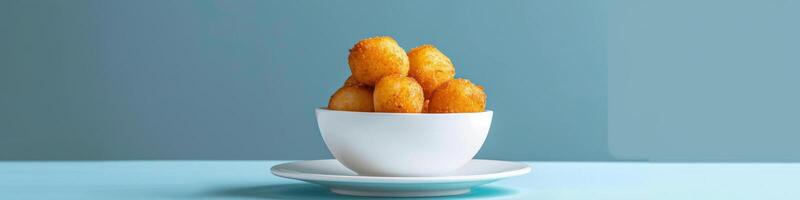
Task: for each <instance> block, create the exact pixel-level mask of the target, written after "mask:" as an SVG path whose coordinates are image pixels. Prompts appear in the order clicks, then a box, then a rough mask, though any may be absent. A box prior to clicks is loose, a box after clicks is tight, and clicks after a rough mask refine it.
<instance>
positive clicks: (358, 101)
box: [328, 85, 375, 112]
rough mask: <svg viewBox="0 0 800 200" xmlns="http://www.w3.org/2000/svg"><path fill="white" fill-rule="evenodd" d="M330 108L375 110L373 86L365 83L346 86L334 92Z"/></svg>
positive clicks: (360, 110)
mask: <svg viewBox="0 0 800 200" xmlns="http://www.w3.org/2000/svg"><path fill="white" fill-rule="evenodd" d="M328 109H331V110H344V111H358V112H373V111H374V110H375V109H374V106H372V88H370V87H368V86H363V85H353V86H344V87H342V88H339V90H337V91H336V93H333V95H332V96H331V99H330V101H328Z"/></svg>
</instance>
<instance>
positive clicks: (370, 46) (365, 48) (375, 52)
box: [347, 36, 408, 86]
mask: <svg viewBox="0 0 800 200" xmlns="http://www.w3.org/2000/svg"><path fill="white" fill-rule="evenodd" d="M347 62H348V64H350V72H352V74H353V77H354V78H355V79H356V80H358V82H360V83H363V84H366V85H369V86H374V85H375V84H376V83H377V82H378V80H380V79H381V78H383V77H384V76H389V75H402V76H406V75H408V56H407V55H406V52H405V50H403V48H402V47H400V45H398V44H397V41H395V40H394V39H392V38H391V37H388V36H380V37H372V38H367V39H363V40H361V41H358V43H356V44H355V45H354V46H353V48H352V49H350V55H349V56H348V57H347Z"/></svg>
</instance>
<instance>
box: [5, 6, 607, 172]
mask: <svg viewBox="0 0 800 200" xmlns="http://www.w3.org/2000/svg"><path fill="white" fill-rule="evenodd" d="M0 24H2V27H1V28H2V32H0V34H2V35H0V44H2V46H0V56H1V57H0V67H1V68H0V96H2V98H0V123H2V124H0V133H1V134H2V139H0V159H312V158H325V157H330V155H329V153H328V152H327V150H326V148H325V146H324V144H323V143H322V140H321V138H320V136H319V132H318V130H317V127H316V122H315V119H314V115H313V109H314V108H316V107H320V106H325V105H326V103H327V101H328V97H329V95H330V94H331V93H332V92H333V91H335V90H336V89H337V87H338V86H340V85H341V83H342V82H343V81H344V79H345V78H347V76H348V75H349V73H350V72H349V69H348V67H347V53H348V49H349V48H350V47H351V46H352V45H353V44H354V43H355V42H356V41H358V40H359V39H361V38H365V37H370V36H375V35H390V36H393V37H395V38H396V39H397V40H398V41H399V43H400V45H401V46H402V47H404V48H406V49H410V48H413V47H415V46H417V45H420V44H425V43H433V44H435V45H437V46H438V47H439V48H440V49H441V50H443V51H444V52H445V53H446V54H447V55H448V56H450V58H451V59H452V60H453V61H454V63H455V65H456V68H457V76H458V77H466V78H469V79H471V80H473V81H474V82H477V83H479V84H482V85H484V86H485V87H486V89H487V92H488V95H489V105H488V107H489V108H490V109H493V110H495V113H496V114H495V120H494V123H493V127H492V131H491V134H490V137H489V138H488V140H487V142H486V144H485V146H484V148H483V149H482V151H481V152H480V155H479V157H482V158H496V159H511V160H609V159H613V158H612V157H611V156H610V154H609V152H608V147H607V136H606V66H605V65H606V55H605V51H606V41H605V40H606V36H605V33H606V31H605V14H604V7H603V4H602V3H601V2H596V1H505V2H502V3H491V2H488V1H481V2H479V1H411V2H405V1H404V2H399V1H398V2H392V1H193V2H188V1H154V0H145V1H0Z"/></svg>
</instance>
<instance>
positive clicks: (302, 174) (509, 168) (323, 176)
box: [272, 159, 531, 197]
mask: <svg viewBox="0 0 800 200" xmlns="http://www.w3.org/2000/svg"><path fill="white" fill-rule="evenodd" d="M530 171H531V168H530V167H529V166H528V165H526V164H522V163H516V162H508V161H497V160H478V159H476V160H471V161H469V162H468V163H467V164H466V165H465V166H464V167H462V168H461V169H459V170H457V171H455V172H453V173H451V174H449V175H444V176H431V177H381V176H359V175H358V174H356V173H355V172H353V171H350V170H349V169H347V168H346V167H344V166H343V165H342V164H341V163H339V161H336V160H334V159H328V160H311V161H296V162H289V163H283V164H279V165H275V166H273V167H272V174H275V175H276V176H280V177H284V178H290V179H297V180H301V181H305V182H309V183H315V184H319V185H323V186H326V187H328V188H330V189H331V192H333V193H336V194H342V195H353V196H379V197H431V196H449V195H459V194H466V193H469V192H470V190H471V188H472V187H475V186H479V185H483V184H487V183H491V182H494V181H497V180H500V179H504V178H509V177H514V176H520V175H524V174H527V173H529V172H530Z"/></svg>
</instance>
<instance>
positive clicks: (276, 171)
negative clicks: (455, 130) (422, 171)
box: [270, 159, 532, 183]
mask: <svg viewBox="0 0 800 200" xmlns="http://www.w3.org/2000/svg"><path fill="white" fill-rule="evenodd" d="M473 160H479V161H488V162H502V163H506V164H514V165H518V166H520V167H521V168H519V169H514V170H508V171H503V172H498V173H488V174H478V175H458V176H426V177H391V176H349V175H330V174H312V173H300V172H295V171H287V170H282V168H285V167H286V166H287V165H289V164H293V163H299V162H310V161H335V162H338V161H336V159H320V160H301V161H290V162H285V163H281V164H277V165H274V166H272V167H271V168H270V171H271V172H272V174H273V175H275V176H279V177H283V178H289V179H295V180H301V181H328V182H356V183H448V182H470V181H489V180H499V179H504V178H509V177H515V176H521V175H525V174H528V173H530V171H531V170H532V168H531V166H530V165H528V164H525V163H521V162H513V161H503V160H487V159H473Z"/></svg>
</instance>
